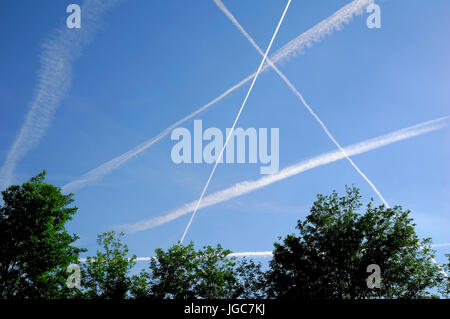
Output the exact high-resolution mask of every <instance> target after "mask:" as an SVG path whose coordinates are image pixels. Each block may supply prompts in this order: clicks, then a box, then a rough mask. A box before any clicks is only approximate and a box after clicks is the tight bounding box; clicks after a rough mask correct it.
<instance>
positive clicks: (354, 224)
mask: <svg viewBox="0 0 450 319" xmlns="http://www.w3.org/2000/svg"><path fill="white" fill-rule="evenodd" d="M346 190H347V194H346V195H345V196H343V197H339V196H338V194H337V193H336V192H333V193H332V194H331V195H329V196H324V195H318V196H317V200H316V201H315V202H314V204H313V206H312V208H311V211H310V214H309V215H308V216H306V218H305V220H304V221H300V220H299V221H298V224H297V229H298V230H299V234H297V235H296V234H291V235H288V236H286V237H285V238H284V239H282V240H281V239H280V240H279V241H278V242H276V243H275V249H274V252H273V259H272V261H271V262H270V270H269V271H268V273H267V288H268V294H269V296H271V297H278V298H303V299H305V298H306V299H310V298H332V299H344V298H351V299H358V298H376V297H377V298H427V297H431V296H432V294H433V293H432V289H433V288H436V289H437V288H438V287H440V286H441V285H442V283H443V276H442V274H441V273H440V272H439V269H438V268H437V267H436V266H435V265H434V264H433V263H432V261H431V260H430V257H431V256H432V257H434V252H433V251H432V250H431V249H430V246H429V245H428V244H429V243H430V239H426V240H424V241H422V243H421V244H422V245H423V246H421V247H422V248H421V247H420V246H419V238H418V236H417V234H416V232H415V230H414V226H415V224H413V223H412V219H411V218H409V213H410V211H408V210H403V209H402V208H401V207H400V206H396V207H394V208H386V207H385V206H384V205H381V206H378V207H374V206H373V203H372V202H369V203H368V204H367V205H366V207H365V211H364V212H363V213H360V210H361V207H362V206H363V204H362V203H361V200H360V199H361V196H360V194H359V190H358V189H356V188H349V187H347V188H346ZM371 264H376V265H378V266H379V267H380V269H381V278H382V280H381V287H380V288H379V289H370V288H368V285H367V283H366V279H367V277H368V276H369V275H370V274H369V273H368V272H367V267H368V266H369V265H371Z"/></svg>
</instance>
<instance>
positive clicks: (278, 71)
mask: <svg viewBox="0 0 450 319" xmlns="http://www.w3.org/2000/svg"><path fill="white" fill-rule="evenodd" d="M214 3H215V4H216V5H217V6H218V7H219V9H220V10H222V12H223V13H224V14H225V15H226V16H227V17H228V18H229V19H230V20H231V22H232V23H233V24H234V25H235V26H236V27H237V28H238V30H239V31H240V32H241V33H242V34H243V35H244V36H245V37H246V38H247V40H248V41H249V42H250V43H251V44H252V45H253V47H255V49H256V50H257V51H258V52H259V53H260V54H262V51H261V49H260V47H259V46H258V44H256V42H255V41H254V40H253V38H252V37H251V36H250V35H249V34H248V33H247V31H245V29H244V28H243V27H242V26H241V25H240V23H239V22H238V21H237V19H236V18H235V17H234V16H233V14H232V13H231V12H230V11H229V10H228V9H227V7H226V6H225V5H224V4H223V3H222V1H221V0H214ZM267 63H268V64H269V66H270V67H271V68H272V69H274V71H275V72H276V73H277V74H278V75H279V76H280V77H281V79H283V81H284V82H285V83H286V84H287V85H288V86H289V88H290V89H291V90H292V91H293V92H294V94H295V95H296V96H297V97H298V98H299V99H300V101H301V102H302V103H303V105H304V106H305V107H306V109H307V110H308V112H309V113H310V114H311V115H312V116H313V117H314V118H315V119H316V121H317V122H318V123H319V125H320V126H321V127H322V129H323V130H324V132H325V133H326V134H327V136H328V137H329V138H330V140H331V141H332V142H333V143H334V144H335V145H336V146H337V147H338V148H339V150H340V151H341V152H342V154H343V155H344V156H345V158H346V159H347V160H348V161H349V162H350V164H351V165H352V166H353V168H354V169H355V170H356V171H357V172H358V173H359V175H361V177H362V178H363V179H364V180H365V181H366V182H367V183H368V184H369V186H370V187H371V188H372V190H373V191H374V192H375V193H376V194H377V195H378V197H379V198H380V200H381V201H382V202H383V203H384V205H386V207H388V208H389V207H390V205H389V203H388V202H387V201H386V200H385V199H384V197H383V196H382V195H381V193H380V191H379V190H378V189H377V188H376V186H375V184H373V183H372V181H371V180H370V179H369V178H368V177H367V176H366V174H364V173H363V172H362V170H361V169H360V168H359V167H358V166H357V165H356V163H355V162H353V160H352V159H351V158H350V157H349V156H348V155H347V154H346V153H345V150H344V149H343V148H342V146H341V145H340V144H339V142H338V141H337V140H336V139H335V138H334V136H333V135H332V134H331V132H330V131H329V130H328V128H327V127H326V126H325V123H323V122H322V120H321V119H320V118H319V116H318V115H317V114H316V113H315V112H314V111H313V110H312V108H311V107H310V106H309V104H308V103H306V101H305V99H304V98H303V96H302V95H301V94H300V92H299V91H298V90H297V89H296V88H295V86H294V85H293V84H292V83H291V82H290V81H289V80H288V78H287V77H286V76H285V75H284V74H283V73H282V72H281V71H280V70H279V69H278V68H277V67H276V66H275V65H274V64H273V62H272V61H271V60H270V59H267ZM419 247H420V248H421V249H423V247H422V246H421V245H419ZM427 255H428V256H429V257H430V259H431V260H432V261H433V263H434V264H435V265H436V266H437V267H438V268H439V270H440V271H441V272H442V274H443V275H444V276H446V277H447V274H446V273H445V272H444V271H443V270H442V268H441V267H440V265H439V264H438V263H437V262H436V260H435V259H434V258H433V257H432V256H431V255H430V254H427Z"/></svg>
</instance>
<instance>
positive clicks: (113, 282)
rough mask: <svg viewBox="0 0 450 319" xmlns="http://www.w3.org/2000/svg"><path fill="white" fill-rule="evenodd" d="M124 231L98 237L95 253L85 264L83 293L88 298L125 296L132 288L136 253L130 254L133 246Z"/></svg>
mask: <svg viewBox="0 0 450 319" xmlns="http://www.w3.org/2000/svg"><path fill="white" fill-rule="evenodd" d="M123 236H124V234H123V233H119V234H116V233H115V232H114V231H110V232H105V233H102V234H100V235H98V237H97V244H98V245H99V246H101V250H97V253H96V255H95V257H88V258H87V260H86V263H84V264H83V265H82V268H81V274H82V293H83V295H84V297H87V298H95V299H97V298H101V299H125V298H126V297H127V295H128V293H129V291H130V289H131V286H132V279H131V275H130V272H131V269H132V268H133V267H134V266H135V264H136V262H135V260H136V256H135V255H133V256H132V257H131V258H129V257H128V254H129V249H128V246H127V245H126V244H123V243H122V242H121V239H120V237H123Z"/></svg>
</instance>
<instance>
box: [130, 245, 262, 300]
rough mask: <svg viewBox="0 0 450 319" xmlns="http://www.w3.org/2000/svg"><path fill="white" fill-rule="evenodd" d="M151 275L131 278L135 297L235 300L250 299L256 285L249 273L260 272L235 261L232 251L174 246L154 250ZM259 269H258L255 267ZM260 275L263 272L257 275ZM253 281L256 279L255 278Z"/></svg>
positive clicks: (143, 272)
mask: <svg viewBox="0 0 450 319" xmlns="http://www.w3.org/2000/svg"><path fill="white" fill-rule="evenodd" d="M155 253H156V256H155V258H154V259H152V260H151V261H150V267H149V269H150V272H147V271H142V272H141V273H140V275H139V276H134V277H133V278H134V280H133V282H134V285H133V288H132V295H133V297H135V298H159V299H161V298H174V299H190V298H205V299H219V298H238V297H242V296H247V295H248V296H250V295H251V294H252V293H251V292H250V289H253V287H254V286H255V284H254V280H253V279H252V278H251V275H250V273H249V272H248V271H252V270H255V276H256V274H257V271H258V270H259V271H260V265H256V264H255V263H253V262H246V261H241V262H237V261H236V257H230V256H228V255H229V254H230V253H231V251H230V250H226V249H223V248H222V246H220V245H217V247H215V248H214V247H211V246H205V247H203V249H200V250H198V251H196V250H195V249H194V244H193V243H192V242H191V243H190V244H188V245H174V246H172V247H170V248H169V249H168V250H167V251H164V250H162V249H156V250H155ZM258 267H259V268H258ZM260 274H262V272H260ZM255 278H258V277H257V276H256V277H255Z"/></svg>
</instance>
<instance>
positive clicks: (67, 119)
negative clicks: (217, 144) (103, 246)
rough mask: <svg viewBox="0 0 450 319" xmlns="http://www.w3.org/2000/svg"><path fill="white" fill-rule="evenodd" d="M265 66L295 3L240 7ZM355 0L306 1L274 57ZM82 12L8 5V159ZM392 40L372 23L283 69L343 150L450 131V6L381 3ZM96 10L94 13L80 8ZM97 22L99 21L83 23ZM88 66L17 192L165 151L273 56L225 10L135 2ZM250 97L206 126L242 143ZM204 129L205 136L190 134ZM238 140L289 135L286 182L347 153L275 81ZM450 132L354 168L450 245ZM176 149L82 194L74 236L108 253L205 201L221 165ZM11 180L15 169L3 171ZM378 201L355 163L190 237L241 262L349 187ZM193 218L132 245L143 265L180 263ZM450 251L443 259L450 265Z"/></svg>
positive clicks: (237, 203) (4, 142) (226, 213)
mask: <svg viewBox="0 0 450 319" xmlns="http://www.w3.org/2000/svg"><path fill="white" fill-rule="evenodd" d="M223 2H224V3H225V5H227V7H228V8H229V10H230V11H231V12H232V13H233V14H234V16H235V17H236V18H237V20H238V21H239V22H240V23H241V24H242V25H243V27H244V28H245V29H246V30H247V32H248V33H249V34H250V35H251V36H252V37H253V38H254V39H255V41H256V42H257V43H258V44H259V46H260V47H261V48H262V49H263V50H265V48H266V47H267V45H268V43H269V41H270V38H271V36H272V34H273V32H274V29H275V27H276V25H277V23H278V20H279V18H280V16H281V14H282V11H283V9H284V6H285V4H286V1H269V0H265V1H261V0H246V1H236V0H224V1H223ZM349 2H350V0H346V1H343V0H326V1H312V0H311V1H299V0H296V1H295V0H294V1H293V2H292V4H291V7H290V8H289V11H288V12H287V15H286V18H285V20H284V22H283V24H282V25H281V28H280V31H279V33H278V35H277V37H276V39H275V42H274V44H273V47H272V50H271V52H275V51H276V50H277V49H279V48H280V47H281V46H282V45H284V44H285V43H287V42H288V41H290V40H292V39H293V38H295V37H296V36H298V35H300V34H301V33H303V32H305V31H306V30H308V29H309V28H311V27H312V26H314V25H315V24H316V23H319V22H320V21H321V20H323V19H324V18H326V17H328V16H329V15H331V14H333V13H334V12H335V11H336V10H338V9H339V8H341V7H342V6H344V5H346V4H347V3H349ZM70 3H76V1H74V0H71V1H7V2H2V4H1V8H2V9H1V10H0V37H1V39H2V42H3V44H4V45H3V47H2V50H0V70H1V72H0V107H1V115H2V116H1V117H0V126H1V128H2V129H1V131H0V132H1V133H0V134H1V135H0V159H1V161H4V160H5V158H6V156H7V153H8V150H9V149H10V147H11V145H12V143H13V142H14V139H15V138H16V136H17V134H18V132H19V130H20V128H21V127H22V125H23V122H24V117H25V114H26V113H27V112H28V110H29V107H30V101H31V100H32V99H33V94H34V92H35V90H36V85H37V83H38V77H37V72H38V70H39V67H40V59H39V56H40V54H41V51H42V49H41V45H42V43H44V42H45V40H46V39H48V37H49V36H51V34H53V33H54V32H55V30H58V29H63V28H65V19H66V16H67V14H66V12H65V9H66V7H67V5H68V4H70ZM376 3H378V4H379V5H380V7H381V18H382V28H381V29H368V28H367V26H366V19H367V16H368V14H367V13H363V14H362V15H361V16H358V17H356V18H355V19H354V20H353V21H352V22H350V23H349V24H346V25H345V26H344V28H343V29H342V30H340V31H336V32H334V33H333V34H331V35H328V36H327V37H326V38H325V39H323V40H322V41H321V42H320V43H316V44H314V45H313V46H312V47H311V48H308V49H307V50H305V52H304V53H303V54H299V55H297V56H295V57H292V58H291V59H289V60H288V61H287V62H285V63H283V64H281V65H279V68H280V70H281V71H282V72H283V73H284V74H285V75H286V76H287V77H288V78H289V79H290V81H291V82H292V83H293V84H294V85H295V86H296V87H297V89H298V90H299V91H300V92H301V93H302V94H303V96H304V97H305V99H306V101H308V103H309V104H310V105H311V107H312V108H313V109H314V110H315V111H316V112H317V114H318V115H319V116H320V117H321V118H322V120H323V121H324V122H325V123H326V124H327V126H328V127H329V129H330V130H331V132H332V133H333V134H334V135H335V137H336V139H337V140H338V141H339V142H340V143H341V144H342V145H344V146H345V145H350V144H353V143H357V142H360V141H363V140H365V139H368V138H372V137H376V136H379V135H382V134H386V133H390V132H392V131H395V130H398V129H401V128H405V127H408V126H411V125H415V124H418V123H421V122H424V121H427V120H432V119H435V118H439V117H442V116H446V115H449V113H450V112H449V108H448V105H449V104H450V90H448V84H449V83H450V73H449V72H448V70H449V68H450V42H449V41H448V30H449V28H450V20H449V19H448V13H449V12H450V2H449V1H447V0H434V1H431V2H430V1H425V0H408V1H407V0H401V1H382V2H381V1H376ZM80 4H81V2H80ZM82 21H83V20H82ZM97 27H98V30H97V32H95V34H93V39H92V41H91V43H89V44H88V45H87V46H86V47H85V48H84V49H83V50H82V52H81V55H80V57H79V58H77V59H76V60H75V61H74V63H73V76H72V81H71V86H70V88H69V90H68V91H67V94H66V95H65V97H64V99H63V100H62V101H61V103H59V104H58V107H57V110H56V113H55V115H54V117H53V119H52V121H51V125H50V126H49V128H48V130H46V133H45V136H44V137H43V138H42V139H41V140H40V142H39V143H38V145H37V146H36V147H34V148H33V149H31V150H30V151H29V152H27V153H26V155H25V156H24V157H23V158H22V159H21V160H20V161H19V162H18V164H17V167H16V169H15V171H14V175H13V176H14V179H13V182H14V183H22V182H24V181H25V180H28V179H29V178H30V177H31V176H33V175H36V174H37V173H38V172H39V171H41V170H43V169H46V170H47V174H48V175H47V181H48V182H50V183H54V184H56V185H59V186H63V185H65V184H67V183H69V182H71V181H73V180H75V179H76V178H78V177H80V176H81V175H83V174H84V173H86V172H88V171H89V170H91V169H93V168H95V167H97V166H99V165H101V164H102V163H104V162H106V161H108V160H110V159H112V158H114V157H116V156H118V155H120V154H122V153H124V152H126V151H128V150H130V149H132V148H133V147H135V146H137V145H139V144H141V143H143V142H145V141H146V140H148V139H150V138H152V137H154V136H156V135H157V134H159V133H160V132H161V131H162V130H163V129H165V128H166V127H168V126H169V125H170V124H172V123H173V122H175V121H176V120H179V119H181V118H182V117H184V116H186V115H188V114H189V113H191V112H193V111H194V110H196V109H197V108H199V107H201V106H202V105H204V104H205V103H207V102H209V101H210V100H212V99H213V98H215V97H217V96H218V95H219V94H221V93H222V92H223V91H225V90H226V89H228V88H229V87H231V86H233V85H234V84H236V83H237V82H239V81H240V80H242V79H243V78H244V77H246V76H248V75H249V74H251V73H252V72H254V71H255V70H256V68H257V67H258V65H259V63H260V61H261V56H260V55H259V54H258V52H257V51H256V50H255V49H254V48H253V47H252V46H251V45H250V43H249V42H248V41H247V40H246V39H245V38H244V37H243V36H242V34H240V33H239V31H238V30H237V29H236V28H235V27H234V26H233V25H232V23H231V22H230V21H229V20H228V19H227V17H226V16H225V15H224V14H223V13H222V12H221V11H220V10H219V9H218V8H217V7H216V5H215V4H214V2H213V1H212V0H202V1H195V3H194V2H192V1H185V0H177V1H156V0H155V1H143V0H135V1H134V0H123V1H121V2H120V3H119V4H117V5H116V6H114V7H113V8H111V9H110V10H109V11H107V12H106V13H105V14H104V15H103V16H102V17H101V19H100V20H99V22H98V24H97ZM247 89H248V85H246V86H243V87H241V88H240V89H238V90H236V91H234V92H233V93H232V94H230V95H229V96H227V97H226V98H225V99H223V100H222V101H220V102H219V103H217V104H215V105H214V106H212V107H211V108H210V109H208V110H207V111H206V112H203V113H201V114H200V115H198V116H197V117H195V119H201V120H202V121H203V126H204V127H218V128H221V129H222V130H225V128H227V127H231V125H232V123H233V120H234V118H235V116H236V113H237V111H238V109H239V107H240V105H241V103H242V100H243V98H244V96H245V94H246V92H247ZM182 126H183V127H186V128H188V129H191V130H192V129H193V121H192V120H190V121H187V122H186V123H184V124H183V125H182ZM237 126H238V127H242V128H248V127H256V128H259V127H267V128H272V127H276V128H279V129H280V168H283V167H286V166H288V165H292V164H294V163H296V162H299V161H301V160H304V159H307V158H309V157H313V156H316V155H319V154H322V153H325V152H328V151H332V150H335V149H336V147H335V145H334V144H333V143H332V142H331V141H330V140H329V139H328V138H327V136H326V135H325V134H324V132H323V131H322V129H321V128H320V126H319V125H318V124H317V123H316V122H315V121H314V119H313V118H312V117H311V116H310V115H309V114H308V113H307V111H306V110H305V108H304V107H303V106H302V105H301V104H300V103H299V101H298V99H297V98H296V97H295V95H294V94H292V92H291V91H290V90H289V89H288V87H287V86H286V84H285V83H284V82H283V81H281V80H280V78H279V77H278V76H277V75H276V74H275V73H274V72H273V71H268V72H265V73H263V74H261V75H260V77H259V78H258V79H257V81H256V84H255V87H254V90H253V92H252V94H251V96H250V98H249V100H248V102H247V105H246V108H245V109H244V111H243V113H242V116H241V117H240V119H239V122H238V124H237ZM449 137H450V130H449V128H444V129H442V130H438V131H435V132H431V133H428V134H424V135H421V136H418V137H414V138H412V139H408V140H405V141H401V142H398V143H394V144H392V145H388V146H386V147H383V148H380V149H376V150H373V151H370V152H367V153H364V154H361V155H357V156H355V157H354V158H353V159H354V161H355V162H356V163H357V164H358V166H359V167H360V168H361V169H362V170H363V171H364V172H365V173H366V175H367V176H368V177H369V178H370V179H371V180H372V181H373V183H374V184H375V185H376V186H377V188H378V189H379V190H380V192H381V193H382V194H383V196H384V197H385V198H386V200H387V201H388V202H389V203H390V204H391V205H402V206H403V207H405V208H408V209H410V210H411V211H412V217H413V218H414V219H415V221H416V223H417V231H418V233H419V234H420V235H421V236H422V237H428V236H430V237H432V238H433V241H434V242H435V243H449V242H450V233H449V232H448V225H449V224H450V205H449V201H448V198H450V184H449V182H448V181H449V178H448V177H449V173H450V171H449V166H448V163H449V160H450V152H449V147H448V145H449ZM173 145H174V142H173V141H171V140H170V137H165V138H164V139H162V140H161V141H159V142H158V143H156V144H155V145H153V146H152V147H151V148H149V149H148V150H146V151H145V152H142V153H141V154H139V156H137V157H136V158H133V159H132V160H130V161H128V162H127V163H126V164H125V165H123V166H122V167H121V168H120V169H118V170H115V171H114V172H112V173H111V174H109V175H107V176H106V177H104V178H102V179H100V180H98V181H96V182H95V183H94V184H92V185H88V186H86V187H84V188H82V189H79V190H77V191H76V192H75V200H76V206H77V207H78V208H79V211H78V213H77V214H76V216H75V217H74V220H73V221H72V222H71V223H70V224H69V226H68V228H69V230H70V231H72V232H75V233H77V234H78V235H79V236H80V237H81V239H80V241H79V242H78V244H79V245H80V246H82V247H85V248H88V249H89V250H90V252H91V253H93V252H94V250H95V249H96V243H95V239H96V236H97V234H98V233H100V232H103V231H107V230H110V229H111V228H112V227H113V226H115V225H120V224H128V223H134V222H137V221H139V220H142V219H146V218H149V217H153V216H158V215H162V214H164V213H165V212H168V211H171V210H173V209H176V208H178V207H180V206H181V205H183V204H185V203H188V202H192V201H194V200H196V199H198V197H199V196H200V193H201V191H202V188H203V186H204V183H205V182H206V180H207V178H208V175H209V173H210V171H211V168H212V165H210V164H178V165H177V164H174V163H173V162H172V161H171V158H170V151H171V148H172V146H173ZM2 164H3V163H2ZM259 167H260V164H228V165H219V167H218V169H217V171H216V173H215V175H214V178H213V180H212V182H211V184H210V187H209V188H208V192H207V194H210V193H213V192H215V191H219V190H222V189H225V188H227V187H229V186H231V185H233V184H235V183H237V182H240V181H243V180H249V179H258V178H260V177H261V175H260V174H259ZM346 184H347V185H351V184H355V185H356V186H358V187H360V188H361V191H362V194H363V196H364V197H363V199H364V200H365V201H368V200H369V199H370V198H371V197H374V199H375V202H376V203H380V201H379V200H378V198H376V195H375V193H374V192H373V191H372V189H371V188H370V187H369V186H368V185H367V183H366V182H365V181H364V180H363V179H362V178H361V176H359V175H358V174H357V173H356V172H355V170H354V169H353V168H352V167H351V166H350V164H349V163H348V162H347V161H345V160H341V161H338V162H335V163H331V164H329V165H326V166H322V167H318V168H315V169H312V170H310V171H307V172H305V173H303V174H300V175H297V176H293V177H291V178H288V179H285V180H283V181H280V182H278V183H275V184H273V185H270V186H268V187H265V188H263V189H260V190H258V191H255V192H253V193H250V194H248V195H244V196H242V197H238V198H236V199H232V200H229V201H227V202H224V203H221V204H218V205H215V206H211V207H208V208H205V209H202V210H200V211H199V212H198V214H197V216H196V218H195V220H194V222H193V224H192V227H191V229H190V231H189V233H188V236H187V237H186V239H187V240H193V241H194V242H195V243H196V245H197V246H199V247H200V246H202V245H206V244H209V245H215V244H216V243H221V244H222V245H223V246H224V247H226V248H229V249H231V250H233V251H236V252H239V251H266V250H271V249H272V247H273V242H274V241H275V240H276V238H277V236H284V235H286V234H288V233H291V232H293V231H294V227H295V225H296V221H297V220H298V219H299V218H303V217H305V216H306V215H307V213H308V208H309V207H310V206H311V204H312V202H313V201H314V199H315V196H316V194H318V193H323V194H328V193H330V192H331V191H332V190H333V189H336V190H337V191H339V192H343V191H344V185H346ZM188 219H189V216H184V217H181V218H179V219H177V220H175V221H173V222H170V223H167V224H165V225H162V226H159V227H156V228H153V229H150V230H145V231H142V232H138V233H133V234H127V236H126V242H127V243H128V245H129V246H130V249H131V251H132V252H133V253H135V254H136V255H138V256H150V255H152V254H153V250H154V249H155V248H157V247H163V248H167V247H169V246H171V245H172V244H174V243H176V241H177V240H178V239H179V238H180V236H181V235H182V233H183V231H184V228H185V226H186V223H187V222H188ZM449 252H450V247H442V248H439V249H438V257H439V258H438V259H440V260H442V257H443V255H444V254H445V253H449Z"/></svg>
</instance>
